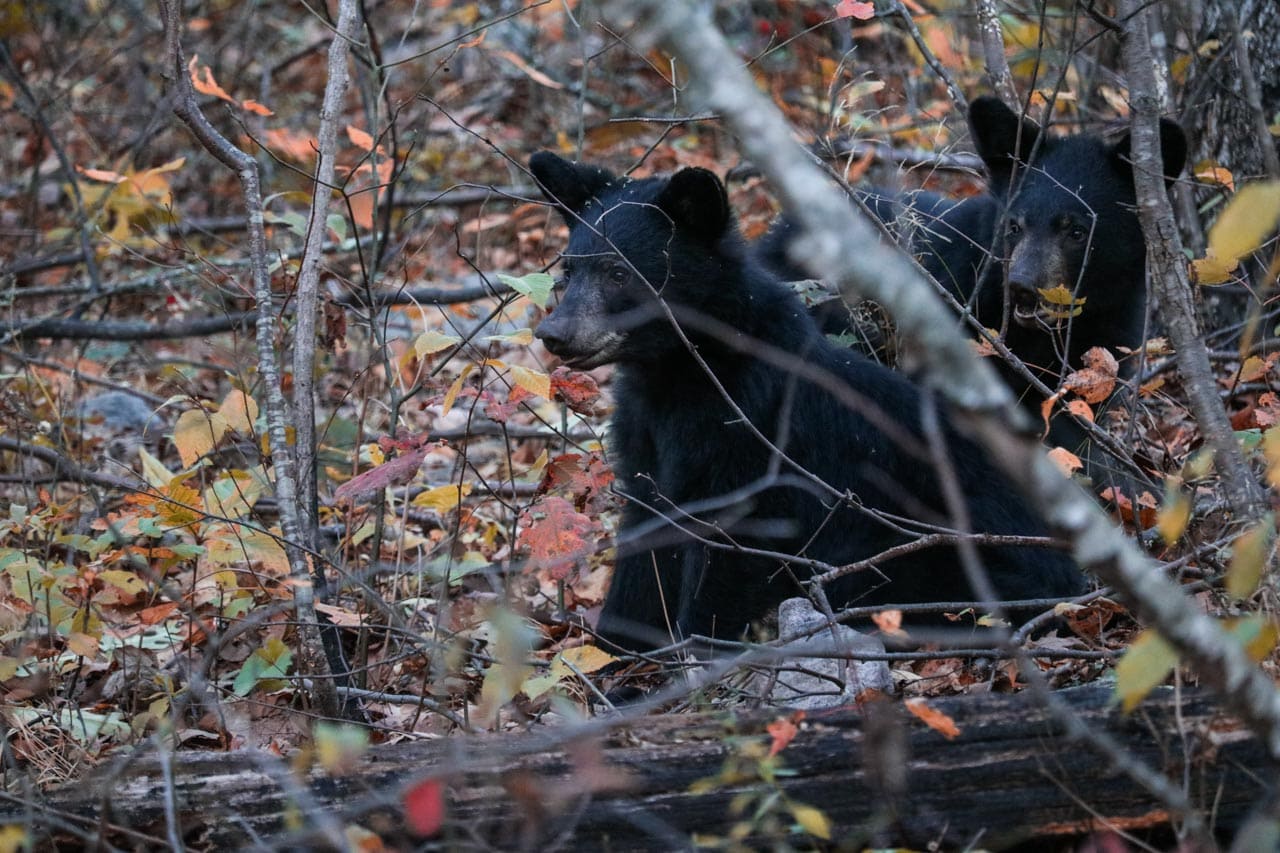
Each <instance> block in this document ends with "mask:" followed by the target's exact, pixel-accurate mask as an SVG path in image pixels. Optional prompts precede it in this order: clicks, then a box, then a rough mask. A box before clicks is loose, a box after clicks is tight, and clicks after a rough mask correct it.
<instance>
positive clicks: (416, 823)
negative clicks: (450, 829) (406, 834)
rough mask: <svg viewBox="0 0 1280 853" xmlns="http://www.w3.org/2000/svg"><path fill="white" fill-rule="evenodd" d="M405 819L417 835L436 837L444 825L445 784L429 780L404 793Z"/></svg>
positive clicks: (436, 780)
mask: <svg viewBox="0 0 1280 853" xmlns="http://www.w3.org/2000/svg"><path fill="white" fill-rule="evenodd" d="M404 817H405V820H406V821H407V822H408V824H409V829H410V831H412V832H413V833H414V834H415V835H421V836H428V835H435V834H436V833H437V832H439V831H440V827H441V825H443V824H444V783H443V782H441V781H440V780H439V779H427V780H426V781H423V782H419V783H418V784H416V785H414V786H413V787H412V788H410V789H409V790H407V791H405V792H404Z"/></svg>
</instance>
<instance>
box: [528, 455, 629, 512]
mask: <svg viewBox="0 0 1280 853" xmlns="http://www.w3.org/2000/svg"><path fill="white" fill-rule="evenodd" d="M612 482H613V471H612V470H611V469H610V468H609V466H608V465H606V464H605V461H604V459H602V458H601V457H600V454H599V453H594V452H593V453H591V454H590V455H589V456H588V457H587V460H586V462H585V464H584V462H583V459H582V455H581V454H578V453H565V454H563V455H561V456H557V457H556V458H554V459H552V460H551V461H550V462H549V463H547V472H546V475H545V476H544V477H543V480H542V491H543V492H550V491H552V490H556V491H560V492H561V493H566V492H567V493H568V494H569V495H570V496H572V497H573V502H574V504H575V505H576V506H577V507H578V508H579V509H582V508H583V507H585V505H586V503H587V502H588V501H589V500H591V499H592V498H594V497H596V496H597V495H599V494H600V493H601V492H603V491H604V490H605V489H607V488H608V487H609V484H610V483H612Z"/></svg>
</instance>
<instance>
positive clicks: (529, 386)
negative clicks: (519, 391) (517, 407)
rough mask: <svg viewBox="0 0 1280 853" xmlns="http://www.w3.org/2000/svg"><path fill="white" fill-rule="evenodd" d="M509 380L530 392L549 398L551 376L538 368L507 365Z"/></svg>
mask: <svg viewBox="0 0 1280 853" xmlns="http://www.w3.org/2000/svg"><path fill="white" fill-rule="evenodd" d="M509 367H510V370H511V381H512V382H514V383H516V384H517V385H519V386H520V387H521V388H523V389H524V390H526V391H528V392H529V393H530V394H536V395H537V396H539V397H545V398H547V399H548V400H549V399H551V377H550V376H548V375H547V374H545V373H543V372H542V371H540V370H533V369H532V368H528V367H520V366H519V365H515V364H512V365H509Z"/></svg>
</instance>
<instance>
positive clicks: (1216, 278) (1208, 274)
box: [1191, 248, 1240, 287]
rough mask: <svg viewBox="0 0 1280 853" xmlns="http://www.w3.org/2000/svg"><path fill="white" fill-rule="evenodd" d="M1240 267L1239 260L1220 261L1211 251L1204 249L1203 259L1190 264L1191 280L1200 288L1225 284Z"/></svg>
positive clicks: (1197, 259)
mask: <svg viewBox="0 0 1280 853" xmlns="http://www.w3.org/2000/svg"><path fill="white" fill-rule="evenodd" d="M1238 266H1240V259H1239V258H1227V259H1225V260H1224V259H1221V258H1219V257H1218V255H1217V253H1215V252H1214V250H1213V249H1211V248H1210V249H1206V250H1205V253H1204V257H1203V258H1196V259H1195V260H1194V261H1192V262H1191V279H1192V281H1194V282H1195V283H1196V284H1198V285H1201V286H1202V287H1210V286H1212V285H1215V284H1226V283H1227V282H1229V281H1231V278H1232V275H1231V274H1232V273H1234V272H1235V271H1236V267H1238Z"/></svg>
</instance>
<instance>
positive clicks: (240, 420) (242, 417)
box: [218, 388, 258, 435]
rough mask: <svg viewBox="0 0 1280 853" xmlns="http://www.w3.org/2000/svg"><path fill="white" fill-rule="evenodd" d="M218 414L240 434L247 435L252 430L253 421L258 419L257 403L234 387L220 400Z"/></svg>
mask: <svg viewBox="0 0 1280 853" xmlns="http://www.w3.org/2000/svg"><path fill="white" fill-rule="evenodd" d="M218 414H220V415H222V417H223V418H224V419H225V420H226V422H227V426H229V427H231V428H232V429H233V430H235V431H236V432H238V433H240V434H241V435H249V434H251V433H252V432H253V422H254V421H256V420H257V419H258V404H257V402H256V401H255V400H254V399H253V398H252V397H250V396H249V395H248V394H246V393H244V392H243V391H241V390H240V389H238V388H236V389H233V390H232V391H231V393H229V394H227V397H226V399H224V400H223V401H222V405H221V406H219V407H218Z"/></svg>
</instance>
